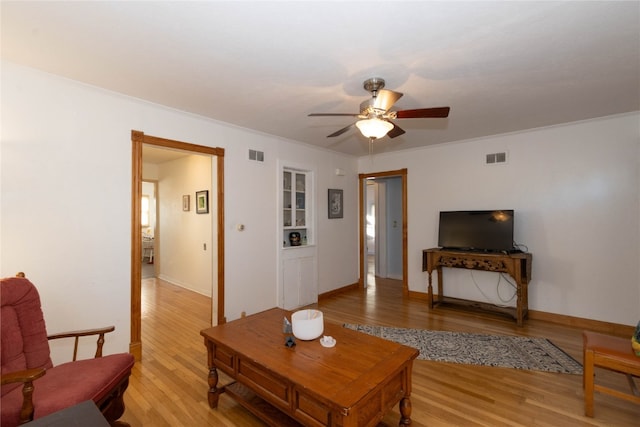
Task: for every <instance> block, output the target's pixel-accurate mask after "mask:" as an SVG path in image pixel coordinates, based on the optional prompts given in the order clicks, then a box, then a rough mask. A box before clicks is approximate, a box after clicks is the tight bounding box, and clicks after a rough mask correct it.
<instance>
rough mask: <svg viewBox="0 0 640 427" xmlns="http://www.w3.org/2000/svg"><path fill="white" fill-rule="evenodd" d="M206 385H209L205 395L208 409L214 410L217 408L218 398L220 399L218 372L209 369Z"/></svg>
mask: <svg viewBox="0 0 640 427" xmlns="http://www.w3.org/2000/svg"><path fill="white" fill-rule="evenodd" d="M207 383H208V384H209V392H208V393H207V400H208V401H209V407H210V408H213V409H215V408H217V407H218V398H219V397H220V390H219V389H218V371H217V370H216V368H215V367H213V368H209V376H208V377H207Z"/></svg>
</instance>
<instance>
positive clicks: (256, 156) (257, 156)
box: [249, 149, 264, 162]
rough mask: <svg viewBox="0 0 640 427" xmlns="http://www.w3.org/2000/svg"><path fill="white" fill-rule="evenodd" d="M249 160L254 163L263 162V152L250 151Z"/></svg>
mask: <svg viewBox="0 0 640 427" xmlns="http://www.w3.org/2000/svg"><path fill="white" fill-rule="evenodd" d="M249 160H255V161H256V162H264V151H258V150H251V149H250V150H249Z"/></svg>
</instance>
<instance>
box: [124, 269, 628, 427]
mask: <svg viewBox="0 0 640 427" xmlns="http://www.w3.org/2000/svg"><path fill="white" fill-rule="evenodd" d="M142 292H143V295H142V296H143V298H142V300H143V303H142V304H143V306H142V337H143V352H142V358H143V360H142V361H141V362H138V363H136V365H135V367H134V369H133V374H132V376H131V380H130V384H129V388H128V390H127V392H126V395H125V403H126V411H125V415H124V416H123V417H122V420H124V421H127V422H129V423H130V424H131V426H132V427H138V426H153V427H160V426H172V427H176V426H190V427H192V426H263V425H264V424H263V423H261V422H260V421H259V420H258V419H256V418H255V417H254V416H252V415H251V414H250V413H248V412H247V411H245V410H244V409H243V408H242V407H241V406H239V405H238V404H236V403H234V401H233V400H231V399H230V398H229V397H228V396H225V395H222V396H221V398H220V405H219V408H218V409H215V410H214V409H210V408H209V406H208V404H207V396H206V394H207V382H206V377H207V367H206V351H205V347H204V344H203V340H202V338H201V336H200V334H199V333H200V330H201V329H203V328H206V327H208V324H209V317H210V314H209V313H210V300H209V299H208V298H206V297H204V296H202V295H199V294H196V293H194V292H190V291H187V290H185V289H182V288H180V287H177V286H173V285H170V284H168V283H166V282H163V281H161V280H157V279H153V278H152V279H145V280H143V286H142ZM317 306H318V307H319V308H320V309H321V310H322V311H323V313H324V317H325V319H326V321H332V322H337V323H362V324H377V325H386V326H397V327H407V328H425V329H434V330H448V331H466V332H478V333H495V334H511V335H525V336H536V337H545V338H549V339H550V340H551V341H552V342H554V343H555V344H556V345H557V346H559V347H560V348H562V349H563V350H564V351H566V352H567V353H568V354H570V355H571V356H573V357H574V358H576V359H577V360H579V361H581V360H582V354H581V348H582V347H581V346H582V341H581V330H579V329H576V328H573V327H565V326H561V325H557V324H552V323H548V322H544V321H540V320H529V321H528V322H527V323H526V325H525V326H524V327H522V328H518V327H517V326H516V325H515V322H514V321H513V320H511V319H508V318H506V317H505V318H503V317H500V316H494V315H489V314H477V313H471V312H467V311H463V310H456V309H450V308H438V309H435V310H429V309H428V307H427V305H426V302H425V301H421V300H417V299H408V298H405V297H403V295H402V291H401V285H400V284H399V282H396V281H392V280H379V279H378V280H377V284H376V285H375V286H371V287H370V288H369V289H368V290H367V291H349V292H345V293H342V294H339V295H335V296H332V297H328V298H326V299H323V300H322V301H320V303H319V304H318V305H317ZM597 375H598V380H599V381H601V382H607V383H608V384H613V385H615V386H618V387H620V388H621V389H625V388H626V387H627V383H626V380H625V378H624V377H623V376H620V375H617V374H613V373H609V372H600V371H599V372H598V373H597ZM226 380H228V379H227V378H224V377H223V378H221V383H223V382H224V381H226ZM411 400H412V406H413V411H412V420H413V424H412V425H413V426H527V427H529V426H559V427H562V426H572V427H573V426H638V425H640V406H638V405H634V404H632V403H630V402H626V401H621V400H619V399H615V398H612V397H610V396H603V395H599V394H597V395H596V405H595V418H587V417H585V416H583V393H582V377H581V376H578V375H568V374H551V373H541V372H533V371H519V370H515V369H505V368H491V367H475V366H467V365H456V364H448V363H440V362H431V361H422V360H416V361H415V363H414V369H413V393H412V396H411ZM398 420H399V413H398V409H397V408H395V409H394V410H393V412H391V413H389V414H387V416H385V418H384V420H383V423H382V424H383V425H387V426H393V425H397V423H398Z"/></svg>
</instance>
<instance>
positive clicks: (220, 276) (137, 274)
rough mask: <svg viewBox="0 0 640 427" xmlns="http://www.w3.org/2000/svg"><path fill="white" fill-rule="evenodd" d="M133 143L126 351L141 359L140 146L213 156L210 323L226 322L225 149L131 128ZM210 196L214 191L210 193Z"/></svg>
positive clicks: (141, 156)
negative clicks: (213, 287) (213, 242)
mask: <svg viewBox="0 0 640 427" xmlns="http://www.w3.org/2000/svg"><path fill="white" fill-rule="evenodd" d="M131 142H132V148H133V151H132V179H131V182H132V191H131V195H132V196H131V224H132V227H131V342H130V344H129V352H130V353H131V354H133V355H134V357H135V358H136V360H140V359H141V358H142V332H141V329H142V326H141V314H142V313H141V311H142V308H141V305H142V304H141V303H142V300H141V293H142V292H141V279H142V272H141V257H140V254H141V253H142V238H141V236H142V226H141V200H142V158H143V155H142V147H143V145H144V144H149V145H151V146H157V147H164V148H169V149H174V150H182V151H187V152H191V153H193V154H205V155H209V156H212V163H215V176H214V177H212V181H215V182H213V183H212V188H213V192H214V193H215V206H214V204H212V209H211V214H213V215H215V217H214V218H213V219H212V222H215V224H214V225H215V227H214V228H215V229H216V232H215V236H214V238H215V240H216V252H217V254H215V255H213V256H212V257H213V258H214V259H215V260H216V261H217V262H215V261H214V270H215V280H214V281H215V282H216V284H217V286H216V288H217V289H216V290H215V294H214V295H212V301H216V303H215V305H214V304H213V303H212V307H211V313H212V318H211V320H212V322H211V323H213V321H214V319H215V320H216V322H217V324H222V323H225V316H224V149H222V148H212V147H205V146H201V145H194V144H189V143H185V142H180V141H174V140H168V139H164V138H158V137H154V136H149V135H145V134H144V133H143V132H140V131H136V130H133V131H131ZM211 196H212V199H213V197H214V194H212V195H211Z"/></svg>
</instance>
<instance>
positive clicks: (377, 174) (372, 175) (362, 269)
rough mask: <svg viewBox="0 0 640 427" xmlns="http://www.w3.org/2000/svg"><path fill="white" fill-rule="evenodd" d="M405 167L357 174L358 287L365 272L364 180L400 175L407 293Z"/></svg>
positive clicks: (405, 291) (362, 280)
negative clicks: (358, 211) (358, 213)
mask: <svg viewBox="0 0 640 427" xmlns="http://www.w3.org/2000/svg"><path fill="white" fill-rule="evenodd" d="M407 173H408V170H407V168H403V169H397V170H391V171H385V172H374V173H361V174H359V175H358V208H359V210H360V216H359V218H360V221H359V223H360V224H359V237H358V238H359V246H360V269H359V275H360V277H359V278H358V285H359V287H360V289H364V275H365V274H366V270H365V268H366V266H365V263H366V257H365V252H366V248H365V242H366V210H365V209H364V201H365V180H367V179H369V178H391V177H400V178H401V179H402V292H403V293H404V294H405V295H408V294H409V275H408V271H409V261H408V253H409V250H408V246H409V243H408V242H409V233H408V229H409V224H408V215H407V207H408V203H409V202H408V201H409V199H408V197H407V182H408V180H407Z"/></svg>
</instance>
